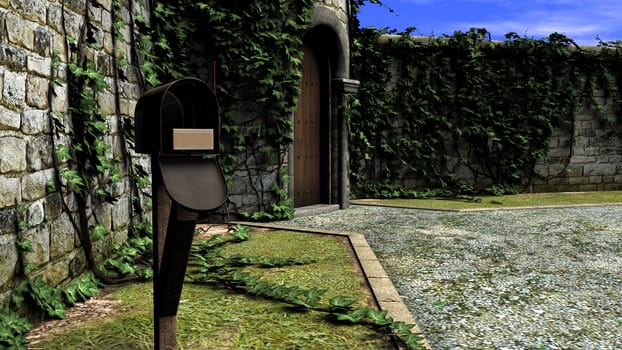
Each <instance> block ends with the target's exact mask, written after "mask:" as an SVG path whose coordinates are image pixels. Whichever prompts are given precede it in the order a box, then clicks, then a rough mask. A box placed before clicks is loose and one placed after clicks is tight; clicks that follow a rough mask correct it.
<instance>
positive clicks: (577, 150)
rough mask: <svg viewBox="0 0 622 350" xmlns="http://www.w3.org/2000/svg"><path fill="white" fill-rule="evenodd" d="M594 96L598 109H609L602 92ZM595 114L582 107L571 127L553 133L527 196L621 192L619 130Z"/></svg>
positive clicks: (621, 130)
mask: <svg viewBox="0 0 622 350" xmlns="http://www.w3.org/2000/svg"><path fill="white" fill-rule="evenodd" d="M596 94H597V96H596V97H595V99H596V101H599V102H600V104H601V108H606V106H608V105H612V102H613V101H608V100H607V99H606V98H605V97H604V96H603V93H602V92H600V96H598V94H599V92H596ZM598 113H599V111H598V110H597V109H596V108H586V107H583V108H582V109H581V110H580V111H579V112H578V113H577V114H576V116H575V120H574V125H573V127H569V128H567V129H558V130H555V132H554V134H553V135H552V136H551V138H550V139H549V146H550V148H549V151H548V154H547V156H546V157H545V158H544V159H543V160H541V161H540V162H538V164H536V167H535V171H536V172H537V173H538V174H539V175H540V176H538V177H537V178H536V179H535V180H534V181H533V182H532V183H531V184H530V185H529V187H528V189H529V191H530V192H559V191H605V190H622V126H621V125H616V123H614V122H611V121H607V120H604V119H603V118H601V117H599V116H598Z"/></svg>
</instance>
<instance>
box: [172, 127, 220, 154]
mask: <svg viewBox="0 0 622 350" xmlns="http://www.w3.org/2000/svg"><path fill="white" fill-rule="evenodd" d="M213 149H214V129H173V150H175V151H188V150H194V151H209V150H213Z"/></svg>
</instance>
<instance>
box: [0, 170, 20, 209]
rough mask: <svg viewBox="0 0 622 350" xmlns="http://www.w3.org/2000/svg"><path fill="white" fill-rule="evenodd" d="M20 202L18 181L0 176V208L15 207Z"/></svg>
mask: <svg viewBox="0 0 622 350" xmlns="http://www.w3.org/2000/svg"><path fill="white" fill-rule="evenodd" d="M21 201H22V191H21V189H20V183H19V179H18V178H13V177H5V176H3V175H0V208H6V207H11V206H15V205H17V203H20V202H21Z"/></svg>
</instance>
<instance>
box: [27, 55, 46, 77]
mask: <svg viewBox="0 0 622 350" xmlns="http://www.w3.org/2000/svg"><path fill="white" fill-rule="evenodd" d="M26 67H27V69H28V72H30V73H35V74H36V75H39V76H42V77H48V78H49V77H50V73H51V71H52V59H51V58H48V57H37V56H28V58H27V60H26Z"/></svg>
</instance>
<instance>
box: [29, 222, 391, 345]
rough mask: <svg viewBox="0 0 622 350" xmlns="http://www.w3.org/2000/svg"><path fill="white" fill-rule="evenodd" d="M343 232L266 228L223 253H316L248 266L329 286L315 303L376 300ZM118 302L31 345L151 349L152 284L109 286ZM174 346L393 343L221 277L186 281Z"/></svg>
mask: <svg viewBox="0 0 622 350" xmlns="http://www.w3.org/2000/svg"><path fill="white" fill-rule="evenodd" d="M344 239H345V238H343V237H336V236H329V235H318V234H310V233H300V232H291V231H267V232H256V233H253V234H252V236H251V239H250V240H248V241H246V242H242V243H236V244H231V245H228V246H227V248H226V250H225V253H224V254H225V255H227V254H236V253H237V254H244V255H253V256H265V255H269V256H273V257H294V258H315V259H317V262H314V263H310V264H306V265H297V266H287V267H279V268H261V269H260V268H252V269H251V270H252V271H251V272H253V273H258V274H261V275H262V280H265V281H270V282H277V283H283V284H286V285H297V286H300V287H303V288H311V287H317V288H318V289H326V290H327V292H326V294H324V296H323V297H322V300H321V304H320V305H319V306H320V307H323V306H326V307H327V306H328V300H329V299H330V298H332V297H334V296H336V295H343V296H348V297H352V298H356V299H357V300H359V305H360V306H371V305H373V304H372V303H373V301H372V300H373V297H372V296H371V294H370V293H369V290H368V288H367V286H366V284H365V283H364V279H363V277H362V276H361V274H360V271H359V269H358V265H355V264H354V263H353V262H354V261H355V260H354V258H353V255H352V252H351V251H350V246H349V243H347V242H346V241H344ZM106 292H107V293H112V295H113V296H114V298H115V299H118V300H119V301H120V302H121V303H120V305H119V306H118V309H119V312H117V313H115V314H114V315H113V316H109V317H106V318H104V319H95V320H94V321H88V320H87V321H86V322H81V323H79V324H78V325H77V326H72V327H66V328H63V327H60V328H63V329H61V330H60V331H59V330H56V331H53V332H52V333H51V334H50V335H49V336H46V337H45V339H44V341H43V342H38V343H36V344H33V346H31V349H49V350H53V349H73V350H80V349H128V350H129V349H132V350H139V349H152V348H153V322H152V312H153V311H152V285H151V283H133V284H129V285H126V286H123V287H109V288H107V289H106ZM177 334H178V339H177V340H178V349H180V350H181V349H193V350H195V349H392V348H393V345H392V343H391V342H390V340H388V338H386V337H384V336H382V335H379V334H378V333H376V332H375V331H373V330H372V329H370V328H368V327H367V326H363V325H344V324H337V323H333V322H331V321H330V320H328V319H327V318H326V314H325V313H323V312H318V311H300V309H295V308H293V307H291V306H290V305H288V304H285V303H281V302H275V301H271V300H266V299H263V298H257V297H253V296H248V295H245V294H240V293H237V292H234V291H231V290H229V289H225V288H223V287H222V286H218V285H198V284H191V283H186V284H185V285H184V289H183V292H182V296H181V303H180V307H179V312H178V317H177Z"/></svg>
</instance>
